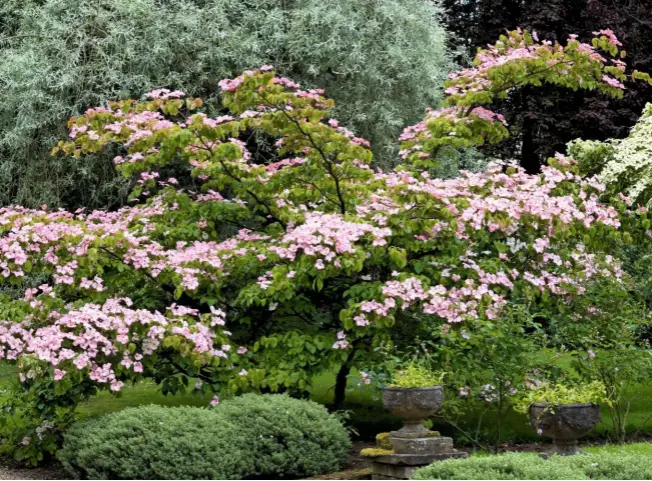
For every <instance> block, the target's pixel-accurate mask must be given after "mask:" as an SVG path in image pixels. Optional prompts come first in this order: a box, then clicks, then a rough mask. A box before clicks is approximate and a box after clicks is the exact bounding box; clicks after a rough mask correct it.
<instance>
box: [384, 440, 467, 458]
mask: <svg viewBox="0 0 652 481" xmlns="http://www.w3.org/2000/svg"><path fill="white" fill-rule="evenodd" d="M389 442H390V444H391V445H392V449H393V450H394V451H395V452H397V453H401V454H437V453H450V452H455V449H453V440H452V439H451V438H447V437H444V436H431V437H427V438H396V437H390V438H389Z"/></svg>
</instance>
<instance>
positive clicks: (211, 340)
mask: <svg viewBox="0 0 652 481" xmlns="http://www.w3.org/2000/svg"><path fill="white" fill-rule="evenodd" d="M130 306H131V300H129V299H126V298H124V299H109V300H107V301H106V302H105V303H104V304H102V305H98V304H90V303H89V304H86V305H84V306H83V307H81V308H79V309H75V310H71V311H69V312H67V313H64V314H62V315H60V314H59V313H57V312H53V313H52V314H51V316H50V318H51V322H50V323H49V324H48V325H47V326H45V327H37V328H33V327H32V326H31V324H30V321H29V320H25V321H24V322H22V323H11V322H3V323H0V358H3V359H8V360H15V359H20V358H23V357H25V356H27V357H29V356H33V357H35V358H36V359H38V360H40V361H43V362H44V363H46V364H47V365H49V366H51V367H52V368H53V370H54V379H55V381H59V380H61V379H63V378H64V377H65V376H66V375H67V374H68V373H70V371H71V370H73V369H76V370H79V371H84V372H85V373H87V375H88V378H89V379H91V380H92V381H95V382H97V383H99V384H108V385H109V386H110V389H111V390H112V391H119V390H120V389H122V387H123V386H124V382H123V380H121V379H125V377H124V376H122V375H121V373H120V372H119V371H118V370H117V366H116V365H114V364H113V363H112V359H113V358H115V357H118V358H120V359H121V361H120V363H119V364H120V366H121V369H126V370H128V371H132V372H133V373H142V372H143V359H144V358H145V357H147V356H151V355H152V354H154V353H155V352H156V351H157V349H158V348H159V346H161V343H162V341H163V339H164V338H165V337H168V336H179V337H181V338H183V339H185V340H186V341H187V342H188V344H189V346H190V349H191V351H194V352H195V353H197V354H206V355H209V356H218V357H226V352H228V351H229V350H230V347H231V346H230V345H228V344H221V342H222V341H219V342H220V344H219V345H216V342H217V340H218V335H217V334H216V331H215V330H214V329H211V328H209V327H208V326H206V325H204V324H202V320H201V318H200V317H199V315H198V313H197V311H196V310H193V309H189V308H184V307H181V306H178V307H171V308H170V315H168V316H164V315H163V314H161V313H159V312H156V311H155V312H150V311H147V310H143V309H133V308H131V307H130ZM219 339H221V337H220V338H219ZM130 346H135V349H134V348H133V347H131V348H130ZM19 367H21V364H20V363H19ZM63 367H65V369H63ZM33 369H35V368H34V367H33V364H27V365H26V366H25V367H24V369H22V370H21V374H20V378H21V381H23V382H27V381H28V380H29V379H33V378H34V377H35V376H36V375H37V374H36V373H35V372H34V371H33Z"/></svg>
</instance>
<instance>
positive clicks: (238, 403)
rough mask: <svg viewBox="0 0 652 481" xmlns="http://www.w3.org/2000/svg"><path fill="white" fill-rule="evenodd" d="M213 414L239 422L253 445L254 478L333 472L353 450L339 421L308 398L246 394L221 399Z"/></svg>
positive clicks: (294, 476) (240, 428) (240, 427)
mask: <svg viewBox="0 0 652 481" xmlns="http://www.w3.org/2000/svg"><path fill="white" fill-rule="evenodd" d="M217 412H219V413H220V415H221V416H224V417H225V418H226V419H228V420H229V421H230V422H232V423H234V424H237V425H238V428H239V430H240V432H241V433H242V434H243V435H245V437H246V438H247V439H248V440H250V441H251V442H252V443H253V446H252V447H253V449H254V452H255V453H256V454H255V458H254V472H253V473H252V475H254V476H256V477H261V478H264V479H269V478H272V477H284V478H296V477H301V476H304V477H305V476H314V475H317V474H322V473H328V472H333V471H337V469H338V468H339V467H340V466H341V464H342V462H343V461H344V460H345V459H346V454H347V452H348V451H349V449H350V448H351V441H350V439H349V435H348V433H347V430H346V428H345V427H344V426H343V425H342V423H341V422H340V420H339V419H337V417H335V416H333V415H332V414H329V413H328V411H327V410H326V408H324V407H323V406H322V405H320V404H317V403H315V402H312V401H303V400H300V399H292V398H290V397H288V396H285V395H280V394H275V395H274V394H272V395H262V396H261V395H256V394H245V395H243V396H239V397H236V398H234V399H231V400H228V401H225V402H223V403H222V404H221V405H220V406H219V407H218V409H217Z"/></svg>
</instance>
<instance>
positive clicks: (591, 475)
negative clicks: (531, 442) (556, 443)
mask: <svg viewBox="0 0 652 481" xmlns="http://www.w3.org/2000/svg"><path fill="white" fill-rule="evenodd" d="M412 479H652V466H651V465H650V463H649V454H648V455H642V454H636V453H625V452H622V453H621V452H596V453H591V454H589V455H587V456H553V457H551V458H549V459H542V458H541V457H540V456H539V455H538V454H535V453H508V454H503V455H499V456H472V457H470V458H469V459H455V460H453V459H450V460H446V461H440V462H436V463H433V464H431V465H430V466H427V467H425V468H423V469H419V470H418V471H417V472H416V473H415V475H414V476H413V477H412Z"/></svg>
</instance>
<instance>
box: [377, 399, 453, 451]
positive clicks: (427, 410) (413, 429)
mask: <svg viewBox="0 0 652 481" xmlns="http://www.w3.org/2000/svg"><path fill="white" fill-rule="evenodd" d="M443 402H444V390H443V389H442V387H441V386H433V387H415V388H401V387H386V388H385V389H383V406H385V409H387V410H389V411H391V412H392V414H393V415H394V416H396V417H399V418H401V419H402V420H403V427H402V428H401V429H399V430H398V431H394V432H392V436H393V437H395V438H420V437H425V436H428V435H431V434H432V433H431V431H429V430H428V429H426V428H425V427H424V426H423V423H424V422H425V420H426V419H428V418H429V417H430V416H432V415H433V414H434V413H435V412H436V411H437V409H439V408H440V407H441V405H442V403H443Z"/></svg>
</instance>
